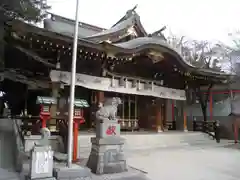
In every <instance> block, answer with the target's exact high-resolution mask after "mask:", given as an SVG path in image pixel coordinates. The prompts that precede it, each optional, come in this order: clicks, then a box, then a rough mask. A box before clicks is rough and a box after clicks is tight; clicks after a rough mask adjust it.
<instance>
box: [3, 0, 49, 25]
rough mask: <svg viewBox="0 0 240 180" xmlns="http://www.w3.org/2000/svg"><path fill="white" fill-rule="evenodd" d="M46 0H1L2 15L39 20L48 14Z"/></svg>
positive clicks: (29, 20) (10, 17)
mask: <svg viewBox="0 0 240 180" xmlns="http://www.w3.org/2000/svg"><path fill="white" fill-rule="evenodd" d="M49 8H50V7H49V6H47V4H46V0H1V1H0V15H1V16H2V17H4V19H2V20H4V21H6V19H20V20H24V21H27V22H39V21H41V20H42V19H43V18H44V17H45V16H46V10H48V9H49Z"/></svg>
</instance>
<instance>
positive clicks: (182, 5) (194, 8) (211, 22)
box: [47, 0, 240, 42]
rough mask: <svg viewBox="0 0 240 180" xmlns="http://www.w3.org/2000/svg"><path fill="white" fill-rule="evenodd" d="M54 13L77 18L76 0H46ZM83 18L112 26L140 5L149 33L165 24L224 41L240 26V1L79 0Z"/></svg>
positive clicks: (174, 29) (181, 32)
mask: <svg viewBox="0 0 240 180" xmlns="http://www.w3.org/2000/svg"><path fill="white" fill-rule="evenodd" d="M47 1H48V3H49V4H50V5H51V6H52V10H51V12H53V13H55V14H58V15H60V16H64V17H67V18H71V19H74V17H75V5H76V0H47ZM79 1H80V8H79V12H80V13H79V16H80V17H79V19H80V21H83V22H86V23H89V24H93V25H97V26H100V27H104V28H109V27H111V25H113V24H114V23H116V22H117V21H118V20H119V19H120V18H121V17H122V16H124V15H125V13H126V11H127V10H129V9H131V8H133V7H134V6H135V5H136V4H138V8H137V10H136V11H137V13H138V14H139V15H140V17H141V21H142V24H143V26H144V27H145V29H146V30H147V32H149V33H151V32H153V31H155V30H158V29H160V28H161V27H162V26H164V25H166V26H167V28H168V30H171V31H172V32H173V33H175V34H178V35H186V36H189V37H190V38H195V39H204V40H205V39H208V40H221V41H224V42H226V41H227V39H228V37H227V34H228V33H229V32H232V31H234V30H239V29H240V23H239V20H238V18H239V17H240V0H79Z"/></svg>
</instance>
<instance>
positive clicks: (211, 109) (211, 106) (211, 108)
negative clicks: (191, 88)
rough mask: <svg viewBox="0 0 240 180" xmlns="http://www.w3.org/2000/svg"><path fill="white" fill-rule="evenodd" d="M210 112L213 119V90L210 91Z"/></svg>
mask: <svg viewBox="0 0 240 180" xmlns="http://www.w3.org/2000/svg"><path fill="white" fill-rule="evenodd" d="M209 93H210V94H209V113H210V120H213V99H212V92H209Z"/></svg>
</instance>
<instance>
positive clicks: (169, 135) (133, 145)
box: [78, 131, 229, 157]
mask: <svg viewBox="0 0 240 180" xmlns="http://www.w3.org/2000/svg"><path fill="white" fill-rule="evenodd" d="M93 136H94V134H92V135H86V134H85V135H84V134H83V135H81V134H80V135H79V139H78V140H79V149H78V152H79V155H80V156H81V157H83V156H84V157H87V156H88V154H89V152H90V148H91V143H90V138H91V137H93ZM122 137H123V138H125V139H126V143H125V147H124V148H125V152H126V153H128V152H134V151H145V150H153V149H156V150H157V149H159V150H161V149H165V148H184V147H216V146H224V145H226V143H227V144H228V143H229V141H226V140H222V141H221V143H216V140H213V138H212V137H210V136H208V135H207V134H204V133H202V132H176V131H175V132H174V131H173V132H169V131H168V132H163V133H135V134H134V133H133V134H131V133H129V134H122Z"/></svg>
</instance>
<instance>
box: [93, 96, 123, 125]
mask: <svg viewBox="0 0 240 180" xmlns="http://www.w3.org/2000/svg"><path fill="white" fill-rule="evenodd" d="M121 103H122V101H121V99H120V98H119V97H114V98H109V99H106V101H105V102H104V104H103V106H101V107H100V109H99V110H98V111H97V112H96V121H97V122H96V123H99V122H100V123H104V122H106V121H116V120H117V119H116V115H117V108H118V105H119V104H121Z"/></svg>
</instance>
